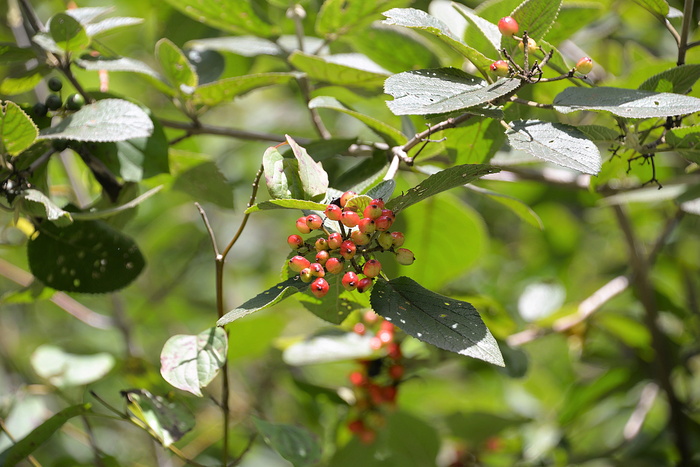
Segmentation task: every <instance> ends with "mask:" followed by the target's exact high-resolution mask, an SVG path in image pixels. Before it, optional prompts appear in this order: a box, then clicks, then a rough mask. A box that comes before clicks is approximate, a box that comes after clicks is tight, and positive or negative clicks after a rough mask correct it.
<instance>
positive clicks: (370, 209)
mask: <svg viewBox="0 0 700 467" xmlns="http://www.w3.org/2000/svg"><path fill="white" fill-rule="evenodd" d="M362 215H363V216H365V217H367V218H369V219H376V218H377V217H379V216H381V215H382V208H381V206H380V205H379V204H376V203H374V202H373V203H370V204H369V205H368V206H367V207H366V208H365V210H364V211H363V212H362Z"/></svg>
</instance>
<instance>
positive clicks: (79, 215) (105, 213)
mask: <svg viewBox="0 0 700 467" xmlns="http://www.w3.org/2000/svg"><path fill="white" fill-rule="evenodd" d="M162 188H163V185H158V186H157V187H155V188H151V189H150V190H148V191H147V192H146V193H144V194H142V195H140V196H137V197H136V198H134V199H132V200H130V201H128V202H126V203H124V204H122V205H120V206H117V207H114V208H109V209H100V210H95V211H86V212H73V213H68V212H66V214H68V215H72V217H73V218H74V219H76V220H80V221H82V220H93V219H104V218H107V217H112V216H115V215H117V214H119V213H123V212H125V211H128V210H129V209H134V208H135V207H137V206H138V205H139V204H141V203H143V202H144V201H146V200H147V199H148V198H150V197H151V196H153V195H155V194H156V193H158V192H159V191H160V190H161V189H162ZM64 212H65V211H64Z"/></svg>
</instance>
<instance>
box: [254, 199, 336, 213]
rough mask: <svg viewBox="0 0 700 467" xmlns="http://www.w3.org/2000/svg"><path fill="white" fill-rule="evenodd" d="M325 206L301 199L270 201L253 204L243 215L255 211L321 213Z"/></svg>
mask: <svg viewBox="0 0 700 467" xmlns="http://www.w3.org/2000/svg"><path fill="white" fill-rule="evenodd" d="M326 206H328V205H327V204H322V203H316V202H314V201H304V200H301V199H271V200H269V201H263V202H262V203H258V204H255V205H253V206H251V207H249V208H248V209H246V210H245V214H250V213H252V212H257V211H269V210H271V209H295V210H299V209H301V210H302V211H303V210H308V211H323V210H325V209H326Z"/></svg>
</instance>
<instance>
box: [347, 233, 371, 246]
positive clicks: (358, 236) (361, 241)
mask: <svg viewBox="0 0 700 467" xmlns="http://www.w3.org/2000/svg"><path fill="white" fill-rule="evenodd" d="M350 240H352V241H353V242H354V243H355V245H357V246H362V245H369V242H370V241H371V240H372V237H370V236H369V234H366V233H362V232H360V231H359V230H353V231H352V233H351V234H350Z"/></svg>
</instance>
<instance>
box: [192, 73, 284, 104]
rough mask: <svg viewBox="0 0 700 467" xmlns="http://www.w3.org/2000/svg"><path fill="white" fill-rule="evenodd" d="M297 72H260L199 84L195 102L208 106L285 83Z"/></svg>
mask: <svg viewBox="0 0 700 467" xmlns="http://www.w3.org/2000/svg"><path fill="white" fill-rule="evenodd" d="M296 76H297V75H296V74H295V73H258V74H254V75H244V76H234V77H232V78H226V79H222V80H219V81H214V82H213V83H207V84H204V85H202V86H199V87H198V88H197V90H196V91H195V93H194V99H195V102H196V103H198V104H204V105H208V106H214V105H218V104H221V103H224V102H228V101H231V100H233V98H235V97H237V96H242V95H244V94H246V93H247V92H249V91H252V90H254V89H259V88H262V87H265V86H272V85H275V84H285V83H287V82H289V81H290V80H292V79H294V78H296Z"/></svg>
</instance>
